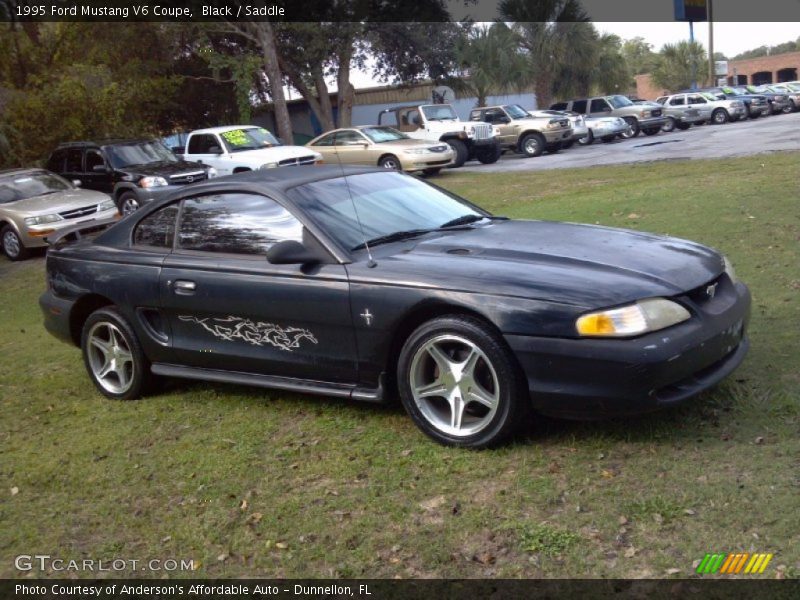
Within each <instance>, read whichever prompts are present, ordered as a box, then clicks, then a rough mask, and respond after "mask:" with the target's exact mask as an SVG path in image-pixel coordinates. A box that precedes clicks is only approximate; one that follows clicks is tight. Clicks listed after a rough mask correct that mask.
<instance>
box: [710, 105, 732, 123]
mask: <svg viewBox="0 0 800 600" xmlns="http://www.w3.org/2000/svg"><path fill="white" fill-rule="evenodd" d="M729 119H730V117H729V115H728V112H727V111H726V110H725V109H723V108H718V109H717V110H715V111H714V112H713V113H712V114H711V122H712V123H714V125H722V124H723V123H727V122H728V120H729Z"/></svg>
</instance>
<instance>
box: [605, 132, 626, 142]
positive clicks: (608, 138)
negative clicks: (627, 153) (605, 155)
mask: <svg viewBox="0 0 800 600" xmlns="http://www.w3.org/2000/svg"><path fill="white" fill-rule="evenodd" d="M619 137H620V138H622V134H621V133H620V134H619ZM615 139H617V136H616V135H604V136H603V137H601V138H600V141H602V142H603V143H604V144H610V143H611V142H613V141H614V140H615ZM623 139H624V138H623Z"/></svg>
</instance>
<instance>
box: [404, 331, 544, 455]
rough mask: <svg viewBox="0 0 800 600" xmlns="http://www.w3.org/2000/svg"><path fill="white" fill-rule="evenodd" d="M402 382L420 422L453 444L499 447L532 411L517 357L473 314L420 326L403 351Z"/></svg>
mask: <svg viewBox="0 0 800 600" xmlns="http://www.w3.org/2000/svg"><path fill="white" fill-rule="evenodd" d="M397 381H398V385H399V391H400V398H401V400H402V402H403V406H404V407H405V409H406V411H407V412H408V414H409V415H410V416H411V418H412V419H413V420H414V423H416V425H417V426H418V427H419V428H420V429H421V430H422V431H423V432H424V433H425V434H427V435H428V436H430V437H431V438H433V439H434V440H436V441H437V442H439V443H441V444H445V445H448V446H462V447H468V448H486V447H489V446H495V445H497V444H499V443H501V442H503V441H505V440H506V439H507V438H508V437H509V436H510V435H511V434H512V433H513V431H514V430H515V429H516V428H517V427H518V426H519V425H520V424H522V423H524V422H525V420H526V416H527V414H528V412H529V410H530V398H529V397H528V393H527V389H526V386H525V382H524V377H522V375H521V371H520V369H519V366H518V365H517V363H516V359H515V357H514V355H513V354H512V353H511V351H510V350H509V349H508V347H507V346H506V344H505V342H504V341H503V339H502V337H501V336H500V335H499V334H498V333H497V332H496V331H495V330H494V329H493V328H491V327H490V326H489V325H488V324H486V323H484V322H483V321H481V320H479V319H476V318H474V317H470V316H464V315H451V316H444V317H439V318H436V319H433V320H431V321H428V322H427V323H424V324H422V325H421V326H420V327H418V328H417V329H416V330H415V331H414V332H413V333H412V334H411V336H410V337H409V338H408V340H407V341H406V343H405V345H404V346H403V349H402V351H401V353H400V360H399V362H398V367H397Z"/></svg>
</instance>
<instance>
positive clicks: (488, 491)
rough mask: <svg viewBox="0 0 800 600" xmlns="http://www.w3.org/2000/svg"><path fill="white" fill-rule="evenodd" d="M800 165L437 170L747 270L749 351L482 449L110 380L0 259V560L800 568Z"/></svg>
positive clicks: (30, 265)
mask: <svg viewBox="0 0 800 600" xmlns="http://www.w3.org/2000/svg"><path fill="white" fill-rule="evenodd" d="M534 160H540V159H534ZM541 160H546V159H541ZM798 173H800V153H784V154H771V155H763V156H756V157H750V158H742V159H733V160H713V161H712V160H709V161H692V162H663V163H654V164H644V165H635V166H627V165H626V166H619V167H603V168H596V169H583V170H559V171H552V172H537V173H514V174H511V175H506V174H481V173H459V172H458V171H449V172H447V173H445V174H443V175H442V176H441V177H439V178H437V180H436V181H437V183H439V184H440V185H443V186H445V187H447V188H449V189H452V190H454V191H456V192H459V193H462V194H463V195H465V196H467V197H469V198H470V199H472V200H474V201H476V202H478V203H479V204H482V205H483V206H485V207H487V208H489V209H491V210H493V211H495V212H497V213H498V214H504V215H508V216H512V217H521V218H542V219H558V220H570V221H579V222H585V223H599V224H602V225H612V226H622V227H630V228H633V229H639V230H644V231H654V232H659V233H669V234H672V235H676V236H679V237H686V238H690V239H693V240H697V241H700V242H703V243H706V244H709V245H712V246H714V247H716V248H718V249H720V250H722V251H723V252H725V253H726V254H727V255H728V256H730V258H731V260H732V261H733V263H734V265H735V267H736V270H737V273H738V275H739V277H740V278H741V279H743V280H744V281H746V282H747V283H748V284H749V285H750V286H751V289H752V292H753V299H754V305H753V316H752V325H751V330H750V333H751V339H752V350H751V352H750V355H749V356H748V358H747V360H746V361H745V363H744V364H743V366H742V367H741V368H740V369H739V370H738V371H737V372H736V373H735V375H734V376H733V377H732V378H730V379H729V380H727V381H725V382H724V383H723V384H722V385H720V386H719V387H718V388H716V389H715V390H713V391H712V392H710V393H706V394H704V395H702V396H700V397H698V398H697V399H696V400H695V401H693V402H691V403H690V404H689V405H688V406H686V407H683V408H680V409H677V410H673V411H669V412H665V413H660V414H657V415H652V416H648V417H645V418H641V419H635V420H634V419H631V420H620V421H612V422H593V423H573V422H565V421H554V420H540V421H539V422H537V423H535V424H533V425H532V426H531V428H530V430H529V431H528V432H527V434H526V435H524V436H522V437H521V438H520V439H518V440H516V441H515V442H514V443H513V444H511V445H509V446H507V447H504V448H501V449H499V450H492V451H484V452H473V451H465V450H455V449H448V448H443V447H440V446H438V445H436V444H435V443H433V442H431V441H429V440H428V438H426V437H424V436H423V435H422V434H421V433H420V432H419V431H418V430H417V429H416V428H415V427H414V425H413V424H412V423H411V421H410V419H408V418H407V417H406V415H405V414H404V412H403V411H402V409H401V408H400V407H397V406H395V407H388V408H381V407H374V406H369V405H362V404H357V403H350V402H342V401H337V400H333V399H326V398H318V397H311V396H300V395H294V394H286V393H278V392H269V391H264V390H259V389H248V388H243V387H235V386H234V387H232V386H223V385H213V384H205V383H191V382H183V381H175V382H171V383H169V384H168V385H167V387H166V389H165V390H164V391H163V392H162V393H160V394H159V395H157V396H153V397H149V398H146V399H144V400H141V401H138V402H112V401H109V400H106V399H104V398H102V397H101V396H100V394H99V393H97V392H96V391H95V390H94V388H93V387H92V385H91V384H90V382H89V379H88V377H87V376H86V374H85V372H84V368H83V364H82V362H81V357H80V353H79V351H78V350H76V349H74V348H71V347H69V346H67V345H65V344H62V343H61V342H57V341H56V340H55V339H54V338H51V337H50V336H49V335H48V334H47V333H46V332H45V331H44V329H43V327H42V325H41V317H40V314H39V308H38V305H37V297H38V295H39V293H40V292H41V291H42V289H43V286H44V269H43V261H42V260H41V258H37V259H34V260H30V261H27V262H24V263H17V264H12V263H9V262H8V261H7V260H5V259H4V258H2V259H0V282H1V283H0V324H2V329H0V332H1V333H0V577H17V576H22V575H23V574H22V573H20V572H18V571H16V570H15V569H14V565H13V557H15V556H16V555H18V554H37V553H39V554H49V555H52V556H58V557H61V558H66V559H70V558H74V559H82V558H94V559H106V560H110V559H112V558H118V557H122V558H127V559H137V560H140V561H146V560H149V559H151V558H156V559H162V560H163V559H170V558H172V559H193V560H194V561H195V563H196V567H197V570H196V571H195V572H194V573H192V575H195V576H197V575H199V576H201V577H236V576H263V577H301V576H309V577H330V576H334V577H394V576H399V577H415V576H421V577H539V576H544V577H648V576H650V577H663V576H674V577H681V576H683V577H685V576H689V575H691V574H692V573H693V564H694V565H696V564H697V562H698V561H699V559H700V558H702V557H703V555H704V554H705V553H706V552H734V551H740V552H741V551H744V552H771V553H774V554H775V558H774V559H773V561H772V563H771V565H770V566H769V567H768V569H767V571H766V573H765V574H764V575H762V577H776V576H786V577H796V576H797V575H798V573H800V533H799V532H800V511H798V510H797V508H798V504H797V499H798V493H800V462H798V461H800V452H798V433H799V430H800V391H798V390H800V250H799V249H798V248H799V246H800V184H799V183H798V176H797V175H798ZM133 574H134V575H149V576H156V577H160V576H161V575H162V573H144V572H139V573H133ZM84 575H85V576H90V575H92V574H91V573H87V574H84ZM172 575H173V576H177V574H175V573H173V574H172Z"/></svg>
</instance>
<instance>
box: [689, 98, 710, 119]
mask: <svg viewBox="0 0 800 600" xmlns="http://www.w3.org/2000/svg"><path fill="white" fill-rule="evenodd" d="M686 102H687V104H688V106H689V108H694V109H696V110H697V111H698V112H699V113H700V116H701V117H702V118H703V119H710V118H711V109H712V107H711V105H710V104H709V102H708V100H706V99H705V98H703V97H702V96H701V95H700V94H687V95H686Z"/></svg>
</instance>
